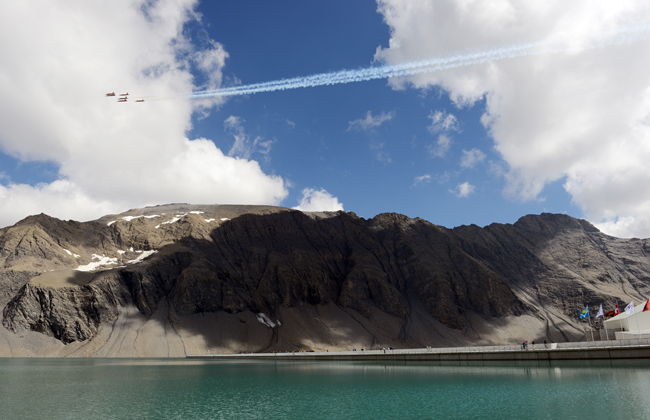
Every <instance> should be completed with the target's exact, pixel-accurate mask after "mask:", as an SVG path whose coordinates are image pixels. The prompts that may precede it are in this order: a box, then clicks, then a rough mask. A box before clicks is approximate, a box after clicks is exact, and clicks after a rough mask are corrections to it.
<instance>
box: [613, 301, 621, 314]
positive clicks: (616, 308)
mask: <svg viewBox="0 0 650 420" xmlns="http://www.w3.org/2000/svg"><path fill="white" fill-rule="evenodd" d="M619 313H620V312H618V303H617V304H616V312H614V316H616V315H618V314H619Z"/></svg>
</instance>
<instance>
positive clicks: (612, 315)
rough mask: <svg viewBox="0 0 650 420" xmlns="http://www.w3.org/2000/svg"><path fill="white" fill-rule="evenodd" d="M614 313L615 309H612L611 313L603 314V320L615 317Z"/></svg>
mask: <svg viewBox="0 0 650 420" xmlns="http://www.w3.org/2000/svg"><path fill="white" fill-rule="evenodd" d="M614 312H616V309H612V310H611V311H609V312H607V313H606V314H605V318H612V317H614V315H616V314H615V313H614Z"/></svg>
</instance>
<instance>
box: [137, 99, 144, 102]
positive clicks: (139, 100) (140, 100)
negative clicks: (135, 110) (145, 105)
mask: <svg viewBox="0 0 650 420" xmlns="http://www.w3.org/2000/svg"><path fill="white" fill-rule="evenodd" d="M136 102H144V99H138V100H137V101H136Z"/></svg>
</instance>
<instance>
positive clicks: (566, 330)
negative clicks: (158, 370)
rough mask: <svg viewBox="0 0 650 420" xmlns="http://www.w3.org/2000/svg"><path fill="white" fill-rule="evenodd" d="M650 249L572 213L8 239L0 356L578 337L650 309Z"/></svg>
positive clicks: (179, 222)
mask: <svg viewBox="0 0 650 420" xmlns="http://www.w3.org/2000/svg"><path fill="white" fill-rule="evenodd" d="M646 247H647V240H639V239H629V240H628V239H618V238H613V237H610V236H607V235H605V234H603V233H601V232H599V231H598V230H597V229H596V228H595V227H594V226H592V225H591V224H589V223H588V222H585V221H583V220H577V219H574V218H571V217H569V216H565V215H554V214H542V215H540V216H525V217H522V218H521V219H520V220H519V221H518V222H517V223H515V224H513V225H509V224H507V225H501V224H493V225H490V226H487V227H485V228H480V227H478V226H461V227H458V228H454V229H446V228H444V227H441V226H436V225H433V224H431V223H429V222H427V221H425V220H422V219H409V218H408V217H405V216H402V215H398V214H380V215H378V216H376V217H374V218H373V219H370V220H366V219H362V218H359V217H357V216H356V215H355V214H354V213H345V212H336V213H304V212H300V211H295V210H289V209H285V208H278V207H267V206H229V205H185V204H172V205H165V206H156V207H147V208H144V209H134V210H129V211H127V212H125V213H122V214H119V215H110V216H105V217H102V218H101V219H99V220H96V221H92V222H86V223H79V222H74V221H62V220H58V219H55V218H51V217H49V216H46V215H43V214H41V215H38V216H30V217H28V218H26V219H24V220H22V221H21V222H19V223H17V224H15V225H14V226H11V227H7V228H4V229H0V264H1V265H0V308H2V327H0V357H2V356H32V355H33V356H132V357H137V356H184V355H185V354H197V353H207V352H212V353H215V352H241V351H276V350H277V351H283V350H300V349H314V350H325V349H330V350H335V349H351V348H381V347H388V346H390V347H395V348H400V347H423V346H455V345H468V344H513V343H519V342H521V341H523V340H537V341H543V340H545V339H546V340H549V341H567V340H577V339H580V338H581V337H582V336H583V334H584V329H583V325H582V324H580V323H579V322H578V313H579V311H580V310H581V309H582V308H583V307H584V305H590V306H591V307H592V308H595V307H597V306H598V305H599V304H601V303H602V304H603V305H604V307H606V308H612V307H613V306H614V305H615V303H616V302H619V303H627V302H629V301H630V300H635V301H636V302H639V301H640V300H642V299H644V298H645V297H646V296H648V295H650V293H648V292H650V259H649V258H648V255H647V254H646Z"/></svg>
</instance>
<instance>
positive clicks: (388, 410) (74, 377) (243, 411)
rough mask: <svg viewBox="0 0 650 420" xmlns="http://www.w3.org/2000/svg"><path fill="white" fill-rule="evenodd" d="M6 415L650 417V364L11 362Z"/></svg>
mask: <svg viewBox="0 0 650 420" xmlns="http://www.w3.org/2000/svg"><path fill="white" fill-rule="evenodd" d="M0 418H3V419H5V418H6V419H91V418H92V419H159V418H166V419H348V418H349V419H438V418H439V419H456V418H458V419H461V418H462V419H500V420H501V419H530V418H533V419H581V420H595V419H608V420H612V419H615V418H624V419H626V420H631V419H650V367H649V365H648V364H647V363H646V364H645V365H640V364H626V365H625V366H612V365H611V364H610V363H609V362H608V363H603V364H601V366H594V365H593V364H592V365H591V366H587V365H584V366H579V365H566V366H553V367H548V366H545V367H544V366H535V365H528V366H527V365H517V366H508V365H487V366H441V365H439V364H438V365H433V364H424V363H419V364H403V363H402V364H377V363H363V362H256V361H251V362H243V363H242V362H241V361H237V362H236V363H231V362H203V361H191V360H185V359H0Z"/></svg>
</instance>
